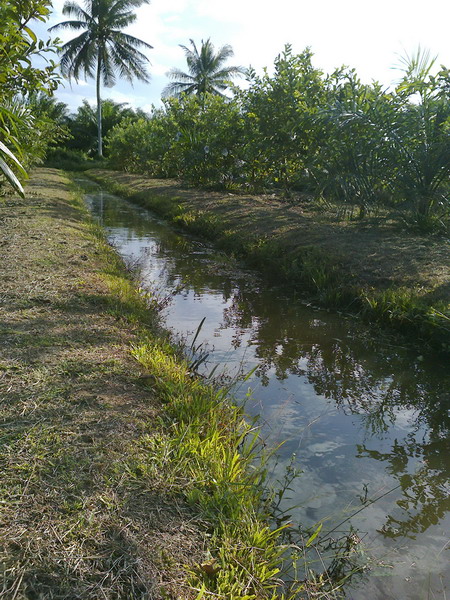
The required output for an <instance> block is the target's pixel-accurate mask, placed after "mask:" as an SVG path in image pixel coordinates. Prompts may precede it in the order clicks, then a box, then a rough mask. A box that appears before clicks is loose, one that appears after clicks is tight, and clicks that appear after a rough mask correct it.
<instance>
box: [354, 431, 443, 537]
mask: <svg viewBox="0 0 450 600" xmlns="http://www.w3.org/2000/svg"><path fill="white" fill-rule="evenodd" d="M447 442H448V440H447V439H446V438H441V437H439V438H437V439H433V437H432V435H430V436H429V439H428V440H426V441H425V440H422V441H421V442H419V441H417V440H416V439H415V436H414V434H410V435H408V436H407V438H406V439H405V440H402V441H401V443H399V442H398V441H397V440H395V442H394V444H393V446H392V448H391V451H390V452H387V453H382V452H379V451H377V450H369V449H368V448H367V447H366V445H364V444H362V445H359V446H358V451H359V454H358V456H360V457H370V458H374V459H375V460H378V461H383V462H386V463H387V464H388V466H387V471H388V472H389V473H391V474H392V475H394V476H395V477H396V478H397V479H398V481H399V483H400V486H401V489H402V497H401V498H400V500H398V501H397V506H398V508H399V509H400V511H399V512H400V515H398V516H393V515H392V514H390V515H388V516H387V519H386V523H385V524H384V525H383V527H382V529H381V533H383V534H384V535H385V536H387V537H390V538H396V537H404V536H406V537H410V538H414V537H415V536H416V534H419V533H423V532H424V531H426V530H427V529H428V527H430V526H431V525H437V523H438V522H439V521H440V519H442V518H443V517H444V516H445V513H446V512H447V511H448V510H450V494H449V492H450V489H449V477H450V465H449V463H448V443H447ZM446 445H447V452H446ZM417 458H420V459H421V461H422V464H423V466H421V467H420V468H419V469H416V470H415V472H414V473H411V472H408V467H410V461H411V462H412V463H413V464H412V468H414V464H415V463H416V461H417Z"/></svg>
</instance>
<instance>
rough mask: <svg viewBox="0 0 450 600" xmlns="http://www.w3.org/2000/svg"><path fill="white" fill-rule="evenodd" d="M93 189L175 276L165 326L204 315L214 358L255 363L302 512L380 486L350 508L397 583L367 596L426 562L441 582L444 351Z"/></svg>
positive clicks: (148, 262) (320, 514)
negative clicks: (383, 332)
mask: <svg viewBox="0 0 450 600" xmlns="http://www.w3.org/2000/svg"><path fill="white" fill-rule="evenodd" d="M89 202H90V204H91V208H92V210H93V212H94V213H95V214H99V215H101V218H102V221H103V223H104V224H105V226H106V227H107V228H108V229H109V231H110V235H111V239H112V240H113V241H114V243H115V244H116V245H117V246H118V248H119V250H120V252H121V253H122V254H123V255H124V256H127V257H129V258H130V257H132V260H138V261H139V262H140V264H141V267H142V277H143V280H144V282H147V285H149V286H150V287H154V286H155V285H156V287H158V288H159V289H162V290H163V293H166V294H167V293H169V292H171V291H172V290H177V293H176V294H175V295H174V298H173V302H172V303H171V305H170V307H169V309H168V311H167V322H168V324H169V325H170V326H171V327H174V328H175V329H176V330H177V331H181V332H182V333H184V334H186V332H188V331H191V332H192V331H195V330H196V327H197V325H198V323H199V322H200V321H201V319H202V318H203V317H206V322H205V326H204V328H203V330H202V332H201V337H202V338H203V339H204V340H205V341H207V342H208V344H209V345H210V346H211V347H212V346H214V351H213V352H212V353H211V360H212V361H215V362H219V363H221V364H224V363H226V364H227V367H228V369H229V371H230V373H233V370H234V372H236V370H239V368H241V367H242V364H244V365H245V369H246V370H250V369H251V368H252V367H256V371H255V374H254V375H253V378H252V380H251V382H250V384H251V386H252V387H253V388H254V389H255V391H254V397H255V405H254V407H253V408H252V405H251V404H250V410H254V411H255V412H259V413H261V415H262V418H263V420H264V421H265V423H266V432H267V435H268V436H269V437H271V441H273V442H275V443H276V442H279V441H281V439H283V440H286V443H285V444H284V446H283V449H282V451H281V455H280V464H281V465H283V464H287V463H288V461H289V460H290V456H291V455H292V454H293V453H296V454H297V456H298V464H299V466H300V468H301V469H302V470H303V471H304V473H303V475H302V476H301V477H300V478H299V479H298V480H297V481H296V482H295V483H294V485H293V489H294V498H293V502H292V503H293V504H298V503H300V504H302V506H303V508H302V509H301V511H300V513H299V517H298V518H299V520H303V521H305V520H306V521H307V522H308V520H309V522H310V523H313V522H315V521H317V520H319V519H328V522H327V526H328V527H329V529H332V528H333V527H334V526H336V523H339V522H340V521H341V520H342V515H343V514H349V513H351V512H355V508H358V502H359V500H358V498H359V497H360V496H361V494H364V490H366V491H367V497H366V499H365V500H367V499H370V498H371V497H374V496H376V495H380V496H382V498H381V499H380V501H379V502H377V503H375V504H372V505H370V506H368V508H366V509H365V511H363V512H362V513H358V517H355V518H353V519H352V521H351V522H352V523H353V524H354V525H355V526H356V527H358V528H359V529H361V530H363V531H366V532H367V536H368V538H367V539H368V540H369V541H370V543H371V544H374V546H375V547H376V548H378V551H379V553H387V557H388V560H392V558H393V557H394V558H396V563H397V564H396V566H395V569H394V570H393V576H392V578H390V581H391V582H393V583H392V585H391V588H392V589H393V590H394V589H395V593H396V594H397V595H396V596H391V595H390V593H391V592H389V590H387V588H386V586H385V584H384V583H380V582H379V581H378V580H374V581H373V582H372V583H371V584H370V585H371V588H370V589H371V596H370V597H371V598H380V599H381V598H387V597H408V598H415V597H417V598H419V597H420V591H419V590H418V589H415V588H414V586H409V587H408V585H409V584H408V585H407V584H406V583H405V582H407V581H408V578H413V579H412V580H414V581H416V580H418V578H419V579H423V578H425V575H426V576H429V582H430V583H429V585H430V586H431V587H430V590H431V591H432V592H433V593H437V590H438V589H439V586H440V585H441V584H440V575H441V572H443V569H444V566H443V565H445V562H444V553H443V548H444V547H445V544H446V539H445V538H444V537H443V536H442V531H443V529H444V528H445V526H446V525H448V522H449V518H448V514H449V510H448V509H449V508H450V506H449V503H450V500H449V487H448V482H449V470H450V466H449V460H448V456H449V454H448V450H449V448H448V440H449V435H448V433H449V424H450V418H449V410H450V398H449V389H450V374H449V373H448V371H447V369H446V368H445V365H442V364H440V363H439V362H437V361H433V360H432V359H428V360H427V359H425V360H424V359H422V357H417V356H416V354H415V353H413V352H412V351H409V350H407V349H405V348H402V347H401V346H396V345H395V344H394V345H388V344H387V343H385V342H380V341H379V340H377V339H374V336H373V332H369V331H368V330H367V329H366V328H365V327H364V326H362V325H360V324H358V323H356V322H355V321H354V320H352V319H349V318H347V317H345V316H344V315H331V314H327V313H326V312H324V311H317V310H313V309H311V308H308V307H305V306H304V305H303V304H302V303H301V302H299V301H297V300H296V299H295V298H293V297H289V296H285V295H284V294H283V293H282V292H281V291H280V290H277V289H275V288H267V287H265V286H263V285H261V282H260V281H259V280H258V279H257V278H256V277H255V276H254V275H253V274H252V273H249V272H247V271H245V270H240V269H238V268H236V265H235V264H233V263H232V262H230V261H228V260H227V259H225V258H224V257H217V255H216V254H215V253H214V251H213V250H212V249H210V248H208V247H206V246H205V245H204V244H202V243H201V242H199V241H198V240H195V239H190V238H188V237H184V236H181V235H179V234H177V233H176V232H174V231H172V230H170V229H169V228H167V226H166V225H164V224H163V223H161V222H160V221H158V220H157V219H152V220H149V218H148V214H147V213H146V211H144V210H142V209H138V208H136V207H131V206H130V205H128V204H127V203H125V202H123V201H119V200H117V199H116V198H114V197H112V196H110V195H107V194H101V195H91V196H89ZM208 368H211V363H210V365H209V367H208ZM390 490H394V491H393V492H392V493H387V492H389V491H390ZM346 510H347V511H348V513H346V512H345V511H346ZM406 540H409V542H406ZM399 548H401V552H400V551H399ZM424 548H425V549H426V551H425V552H423V549H424ZM392 552H394V554H392ZM397 559H398V560H397ZM418 561H420V567H419V566H417V563H418ZM414 563H416V564H415V566H414V568H413V567H412V565H413V564H414ZM413 571H414V575H412V574H411V573H412V572H413ZM405 586H406V587H405ZM433 586H434V587H433ZM388 587H389V586H388ZM364 596H365V593H362V592H358V591H356V592H355V593H354V595H353V597H354V598H363V597H364Z"/></svg>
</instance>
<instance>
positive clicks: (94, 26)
mask: <svg viewBox="0 0 450 600" xmlns="http://www.w3.org/2000/svg"><path fill="white" fill-rule="evenodd" d="M148 3H149V0H85V9H83V8H81V6H79V5H78V4H76V3H75V2H72V1H71V0H68V1H67V2H66V3H65V4H64V7H63V14H64V15H67V16H69V17H75V19H74V20H71V21H63V22H62V23H58V24H57V25H54V26H53V27H51V28H50V30H53V29H71V30H74V31H80V30H84V31H83V32H82V33H81V34H80V35H78V36H77V37H75V38H73V39H72V40H70V41H68V42H67V43H65V44H64V45H63V46H62V48H61V50H60V52H61V54H62V58H61V71H62V73H63V75H65V76H67V77H68V78H69V79H71V78H72V77H73V78H74V79H75V80H76V81H78V79H79V78H80V74H83V75H84V77H85V78H88V77H92V78H95V79H96V87H97V126H98V154H99V156H102V155H103V151H102V112H101V111H102V103H101V96H100V87H101V83H103V84H104V85H105V86H107V87H111V86H113V85H114V83H115V81H116V73H118V75H119V76H120V77H124V78H125V79H127V80H128V81H130V82H132V80H133V79H134V78H136V79H139V80H140V81H144V82H148V81H149V80H150V78H149V75H148V73H147V71H146V68H145V67H146V63H147V62H148V58H147V57H146V56H145V54H143V53H142V52H140V51H139V50H138V48H143V49H149V50H150V49H151V48H152V46H150V44H147V43H146V42H143V41H142V40H140V39H138V38H135V37H133V36H132V35H129V34H127V33H124V32H123V31H121V30H122V29H123V28H124V27H127V26H128V25H130V24H131V23H133V22H134V21H135V20H136V15H135V14H134V12H133V9H136V8H138V7H139V6H141V5H142V4H148Z"/></svg>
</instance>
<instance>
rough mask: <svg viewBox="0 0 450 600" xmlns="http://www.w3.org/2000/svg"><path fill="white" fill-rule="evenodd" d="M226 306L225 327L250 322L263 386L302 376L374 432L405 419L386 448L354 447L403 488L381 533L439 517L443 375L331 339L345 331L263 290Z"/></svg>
mask: <svg viewBox="0 0 450 600" xmlns="http://www.w3.org/2000/svg"><path fill="white" fill-rule="evenodd" d="M224 312H225V314H224V320H223V326H224V327H235V328H236V330H237V331H242V332H243V331H244V330H245V329H246V328H250V327H252V332H251V334H250V335H251V343H252V345H253V347H254V351H255V353H256V356H257V358H258V359H259V366H258V373H259V376H260V378H261V381H262V383H263V385H264V384H267V383H268V381H269V373H270V374H271V373H273V372H274V373H275V375H276V377H277V378H278V379H279V380H284V379H286V378H287V377H289V376H290V375H298V376H302V377H304V378H305V379H306V380H307V381H308V382H309V383H310V384H311V385H313V387H314V390H315V392H316V393H317V394H320V395H322V396H324V397H326V398H329V399H331V400H333V401H334V402H335V403H336V405H337V406H338V407H340V409H341V410H342V411H344V412H345V413H348V414H359V415H361V418H362V421H363V422H364V424H365V425H366V428H367V431H368V433H369V434H371V435H379V434H382V433H387V432H388V431H389V429H390V428H391V427H392V426H394V425H395V424H396V422H397V420H398V419H399V418H401V419H402V421H401V423H402V425H404V423H405V419H407V420H408V425H407V427H408V430H409V433H408V434H407V435H406V437H405V439H400V440H395V442H394V443H393V445H392V448H391V450H390V451H389V452H386V453H382V452H379V451H378V450H371V449H369V448H368V447H367V443H366V444H365V445H360V446H358V452H359V454H358V456H359V457H366V458H372V459H374V460H377V461H380V462H385V463H387V465H388V466H387V471H388V472H389V473H390V474H391V475H392V476H393V477H395V478H396V479H398V481H399V484H400V487H401V489H402V497H401V499H400V500H399V501H398V502H397V507H398V509H400V511H401V515H400V516H394V515H393V514H389V515H388V516H387V519H386V522H385V524H384V526H383V528H382V530H381V532H382V533H383V534H384V535H386V536H388V537H400V536H410V537H414V535H416V534H418V533H421V532H424V531H425V530H426V529H427V528H428V527H429V526H431V525H434V524H436V523H438V522H439V520H440V519H441V518H443V516H444V515H445V513H446V511H447V510H449V508H450V500H449V489H448V481H449V475H450V472H449V471H450V466H449V464H448V455H449V454H448V432H449V421H450V419H449V414H448V409H449V408H450V402H449V396H448V391H447V390H448V384H449V381H448V380H449V378H448V376H447V377H445V375H443V373H442V371H441V372H440V373H436V372H433V370H431V369H426V368H425V367H424V366H423V365H422V364H421V363H412V362H411V361H410V360H408V356H407V353H404V354H403V356H402V354H401V352H399V351H396V350H395V349H394V350H392V349H390V350H389V349H383V348H380V347H374V348H371V347H370V343H368V340H367V339H362V338H361V339H358V337H357V336H355V337H354V338H353V339H352V340H351V341H350V343H351V346H350V345H349V344H348V343H347V341H346V342H345V343H342V342H341V341H340V340H338V339H335V338H336V337H338V336H339V335H342V330H341V331H339V325H338V326H337V327H336V326H333V325H329V324H326V323H323V322H322V321H320V320H319V319H314V318H313V319H311V313H310V312H306V311H304V310H303V314H302V309H301V308H300V309H299V308H298V307H297V308H296V307H295V305H294V306H292V305H291V306H289V305H288V306H286V307H284V306H283V307H280V306H278V307H275V309H274V303H273V301H272V302H270V300H269V301H267V296H265V295H264V294H260V295H256V296H254V295H250V297H248V295H246V294H243V293H240V294H237V295H236V296H235V297H234V298H233V302H232V304H231V306H229V307H228V308H227V309H226V310H225V311H224ZM255 315H256V317H255ZM344 327H345V326H344ZM425 431H426V433H424V432H425ZM418 463H419V465H420V466H419V468H418V467H417V464H418Z"/></svg>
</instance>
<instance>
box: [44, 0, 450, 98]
mask: <svg viewBox="0 0 450 600" xmlns="http://www.w3.org/2000/svg"><path fill="white" fill-rule="evenodd" d="M82 3H83V0H80V4H82ZM53 4H54V13H53V15H52V17H51V19H50V22H49V25H53V24H55V23H58V22H59V21H62V20H65V17H63V15H62V13H61V9H62V6H63V4H64V0H54V2H53ZM137 16H138V19H137V22H136V24H134V25H133V26H132V27H130V28H129V29H128V30H127V31H128V32H129V33H131V34H132V35H134V36H136V37H138V38H140V39H142V40H144V41H146V42H147V43H149V44H151V45H152V46H153V47H154V49H153V50H151V51H149V52H148V53H147V54H148V57H149V59H150V61H151V64H150V65H149V71H150V73H151V76H152V80H151V83H150V84H145V85H144V84H140V83H135V84H134V87H132V86H131V85H130V84H128V83H126V82H124V81H118V82H117V85H116V86H114V87H113V88H110V89H105V90H104V91H103V98H112V99H113V100H116V101H118V102H128V103H129V104H131V105H132V106H133V107H138V106H139V107H142V108H144V109H145V110H150V107H151V105H152V104H154V105H156V106H159V105H160V98H161V91H162V89H163V87H164V86H165V85H166V84H167V82H168V79H167V77H166V76H165V73H166V72H167V71H168V70H169V69H170V68H171V67H174V66H176V67H179V68H181V69H183V70H186V63H185V59H184V53H183V50H182V49H181V48H180V47H179V44H184V45H189V39H190V38H192V39H194V41H196V42H197V43H198V44H200V40H202V39H203V40H206V39H207V38H208V37H209V38H211V41H212V42H213V44H214V45H215V46H216V48H218V47H220V46H222V45H223V44H231V46H232V47H233V49H234V58H233V59H231V60H230V61H229V63H228V64H234V65H242V66H245V67H247V66H249V65H252V66H253V67H254V68H256V69H257V71H261V70H262V68H263V67H265V66H267V67H269V69H270V67H271V65H273V60H274V58H275V56H276V55H277V54H279V53H280V52H281V51H282V49H283V47H284V45H285V44H286V43H290V44H292V46H293V49H294V51H295V52H301V51H302V50H303V49H304V48H305V47H306V46H311V49H312V51H313V53H314V65H315V66H316V67H318V68H320V69H322V70H324V71H325V72H331V71H333V70H334V68H336V67H339V66H341V65H342V64H345V65H347V66H350V67H354V68H356V70H357V72H358V74H359V76H360V77H361V79H362V80H363V81H366V82H370V81H371V80H372V79H376V80H378V81H380V82H381V83H383V84H384V85H386V86H387V85H389V84H391V83H392V82H393V81H395V79H396V78H398V71H397V72H396V71H395V70H393V67H394V66H395V65H396V64H398V62H399V56H402V55H405V53H408V54H411V53H412V52H414V51H415V50H416V49H417V47H418V46H419V45H420V46H421V47H422V48H426V49H429V50H430V51H431V53H432V54H433V55H438V62H439V64H444V65H446V66H447V67H450V33H449V28H450V0H425V1H424V0H420V1H418V0H377V1H376V2H364V1H361V0H339V1H337V0H308V1H307V2H300V1H298V0H277V1H276V2H273V1H272V2H270V3H269V2H264V1H263V0H152V2H151V4H150V5H148V6H142V7H141V8H140V9H138V10H137ZM36 29H37V28H36ZM39 31H40V33H41V37H43V35H42V34H43V32H42V30H39ZM59 35H60V37H61V38H62V39H63V40H64V41H65V40H67V39H69V38H70V37H73V34H70V33H69V32H61V33H60V34H59ZM57 96H58V98H59V99H60V100H62V101H63V102H66V103H67V104H68V105H69V106H70V108H71V109H72V110H73V109H75V108H76V107H77V106H78V105H79V104H80V103H81V101H82V99H83V98H88V99H89V101H92V102H95V85H94V82H93V81H92V80H90V81H88V82H80V83H79V84H78V85H77V84H76V83H75V82H73V83H72V84H69V83H66V85H65V88H64V89H60V90H59V91H58V93H57Z"/></svg>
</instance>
